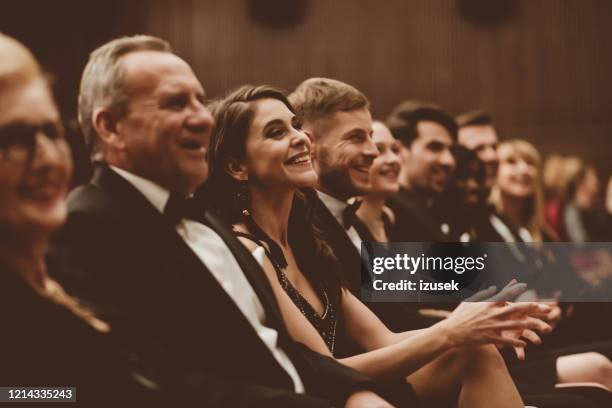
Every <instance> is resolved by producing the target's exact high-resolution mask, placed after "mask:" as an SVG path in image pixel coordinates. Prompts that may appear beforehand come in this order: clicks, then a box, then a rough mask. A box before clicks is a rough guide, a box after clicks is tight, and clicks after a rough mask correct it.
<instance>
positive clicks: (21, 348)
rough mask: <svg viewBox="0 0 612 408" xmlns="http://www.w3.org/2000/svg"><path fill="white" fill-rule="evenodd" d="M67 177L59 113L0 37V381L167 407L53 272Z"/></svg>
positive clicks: (10, 42) (30, 60)
mask: <svg viewBox="0 0 612 408" xmlns="http://www.w3.org/2000/svg"><path fill="white" fill-rule="evenodd" d="M71 175H72V163H71V160H70V150H69V147H68V144H67V142H66V140H65V139H64V135H63V129H62V124H61V121H60V116H59V113H58V110H57V108H56V106H55V103H54V101H53V97H52V95H51V91H50V88H49V85H48V84H47V82H46V80H45V79H44V78H43V75H42V73H41V72H40V68H39V66H38V63H37V62H36V61H35V59H34V57H33V56H32V54H31V53H30V52H29V51H28V50H27V49H26V48H25V47H24V46H23V45H22V44H20V43H18V42H17V41H16V40H14V39H12V38H10V37H7V36H4V35H2V34H0V231H1V234H0V318H1V319H2V322H3V324H4V325H6V326H5V329H4V330H3V331H2V339H1V340H0V344H1V345H2V364H1V366H0V384H2V385H4V386H8V385H14V386H19V387H26V386H47V387H48V386H72V387H76V389H77V390H76V391H77V393H78V398H77V400H78V402H79V404H81V406H109V405H110V404H112V403H113V402H116V401H117V400H118V399H121V401H123V402H125V403H127V404H132V405H134V406H157V405H158V403H159V404H161V405H165V404H167V403H169V402H170V400H169V399H164V398H162V393H161V392H158V391H160V390H158V389H157V388H158V386H157V385H156V384H155V383H153V382H151V381H150V379H147V378H146V377H145V375H143V373H142V372H140V371H139V370H138V368H137V367H134V366H136V365H137V364H134V361H133V360H131V357H130V356H128V353H127V352H125V351H124V350H122V348H120V347H119V346H118V345H117V344H115V343H114V341H113V338H112V337H111V334H110V332H112V330H111V329H112V326H109V324H108V323H106V322H104V321H102V320H100V319H99V318H98V317H96V316H95V315H94V314H93V313H92V312H91V310H89V309H88V308H87V307H85V306H84V305H82V304H80V303H79V302H78V301H77V300H76V299H75V298H74V297H72V296H71V295H69V294H68V293H67V292H66V291H65V290H64V288H63V287H62V286H61V285H60V284H59V283H58V282H57V281H56V280H54V279H53V278H51V277H50V276H49V273H48V270H47V264H46V262H45V258H44V257H45V253H46V250H47V241H48V238H49V235H50V234H51V233H52V232H53V231H54V230H55V229H57V228H58V227H60V226H61V225H62V224H63V222H64V220H65V217H66V202H65V198H66V193H67V191H68V185H69V182H70V177H71ZM66 396H68V395H67V394H66ZM74 396H75V397H76V395H74ZM166 397H167V395H166ZM172 398H174V395H173V396H172ZM177 398H179V400H182V396H180V395H179V396H177Z"/></svg>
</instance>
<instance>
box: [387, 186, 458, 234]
mask: <svg viewBox="0 0 612 408" xmlns="http://www.w3.org/2000/svg"><path fill="white" fill-rule="evenodd" d="M387 205H388V206H389V208H391V210H393V213H394V214H395V224H394V225H393V227H392V228H391V237H390V239H391V241H395V242H446V241H448V237H447V236H445V235H444V234H443V233H442V231H441V229H440V225H441V224H442V222H441V221H440V220H439V219H438V217H436V215H435V214H434V212H433V210H432V209H431V208H428V207H427V206H426V205H425V202H424V200H423V199H422V198H421V197H420V196H419V195H418V194H415V193H413V192H411V191H408V190H406V189H404V188H400V190H399V191H398V193H397V194H396V195H394V196H393V197H391V198H390V199H389V200H388V202H387Z"/></svg>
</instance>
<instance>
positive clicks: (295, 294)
mask: <svg viewBox="0 0 612 408" xmlns="http://www.w3.org/2000/svg"><path fill="white" fill-rule="evenodd" d="M236 234H237V235H238V236H240V237H243V238H247V239H250V240H251V241H253V242H255V243H256V244H258V245H260V246H261V247H262V248H263V249H264V251H265V253H266V256H267V257H268V259H269V260H270V263H271V264H272V266H273V267H274V270H275V271H276V277H277V278H278V281H279V283H280V285H281V287H282V288H283V289H284V291H285V292H286V293H287V295H288V296H289V298H290V299H291V301H293V303H294V304H295V305H296V306H297V307H298V309H300V311H301V312H302V314H303V315H304V316H305V317H306V318H307V319H308V321H309V322H310V323H311V324H312V325H313V326H314V328H315V329H317V332H319V334H320V335H321V337H322V338H323V341H325V344H326V345H327V348H328V349H329V351H330V352H331V353H332V354H334V352H335V351H336V333H337V328H338V308H339V305H340V299H339V297H338V296H337V295H336V294H331V293H328V291H327V290H326V288H324V287H323V286H321V285H314V284H313V287H314V289H315V292H316V293H317V296H318V297H319V299H320V300H321V302H322V303H323V306H324V311H323V314H322V315H319V314H318V313H317V312H316V310H315V309H314V308H313V307H312V305H311V304H310V303H309V302H308V300H306V299H305V298H304V296H302V294H301V293H300V292H299V291H298V290H297V288H296V287H295V286H293V284H292V283H291V281H290V280H289V278H287V275H285V272H283V269H282V268H281V266H280V264H279V261H278V260H277V259H276V257H275V256H273V255H272V253H271V252H270V250H269V249H268V247H267V246H266V245H265V244H264V243H263V242H262V240H260V239H258V238H257V237H256V236H254V235H252V234H245V233H242V232H236ZM311 283H312V282H311Z"/></svg>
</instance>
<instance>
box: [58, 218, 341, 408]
mask: <svg viewBox="0 0 612 408" xmlns="http://www.w3.org/2000/svg"><path fill="white" fill-rule="evenodd" d="M122 238H123V237H122V236H121V231H120V229H117V222H116V220H112V218H109V219H105V218H104V217H100V216H99V215H98V214H96V215H91V214H87V213H85V212H78V211H75V212H72V213H71V215H70V217H69V219H68V220H67V222H66V224H65V226H64V228H63V229H62V230H61V231H59V233H58V234H56V235H55V236H54V237H53V240H52V245H51V248H50V254H49V261H50V263H51V265H53V267H52V269H53V270H52V271H51V272H52V274H53V276H54V277H55V278H57V279H58V281H59V282H61V284H62V285H63V286H64V287H65V288H66V289H67V291H68V292H69V293H71V294H72V295H74V296H77V297H78V298H79V300H80V301H82V303H83V304H84V305H87V306H88V307H90V308H91V309H92V310H93V311H94V313H95V314H96V315H98V316H100V317H102V318H103V319H107V320H108V321H112V322H122V321H131V320H132V319H130V317H129V316H125V313H126V312H125V311H126V310H129V309H130V308H125V307H124V302H130V299H132V298H133V292H131V290H130V289H128V288H126V289H122V287H121V282H122V281H121V277H122V275H123V276H125V274H128V273H129V272H130V269H131V268H135V267H139V268H143V267H146V265H145V266H143V265H142V264H139V265H134V264H132V263H131V262H130V259H132V258H133V256H130V245H129V243H128V242H125V239H122ZM111 251H112V256H109V255H110V252H111ZM118 259H121V260H123V262H117V260H118ZM109 293H113V296H109V295H108V294H109ZM113 327H116V325H114V326H113ZM138 332H139V330H137V329H135V328H134V327H132V328H131V330H130V333H131V334H130V336H128V337H127V338H126V337H121V338H119V336H116V337H115V341H116V342H117V343H116V344H117V355H120V356H124V357H125V360H126V370H127V371H129V372H131V373H132V374H130V375H129V376H130V377H131V378H133V379H134V380H133V381H132V385H131V386H129V387H131V388H132V389H133V390H134V391H137V392H139V393H145V394H146V393H149V392H150V393H152V394H153V395H158V396H159V398H160V399H161V400H163V401H165V402H166V403H168V404H170V405H171V403H172V402H176V401H182V402H184V403H186V404H187V405H190V406H191V405H195V406H205V407H237V408H257V407H264V406H265V407H270V408H276V407H278V408H284V407H299V408H330V407H332V406H333V404H332V403H330V402H328V401H327V400H326V399H325V398H317V397H314V396H311V395H303V394H296V393H294V392H291V391H289V390H284V389H279V388H272V387H266V386H262V385H256V384H250V383H245V382H240V381H236V380H233V379H227V378H223V377H222V376H219V375H217V374H216V373H212V372H206V371H204V370H200V371H198V372H197V373H194V372H191V370H190V369H185V368H184V367H183V366H182V365H181V364H179V363H178V362H177V361H175V359H174V357H173V354H172V353H166V352H164V347H163V346H162V345H161V344H159V343H158V342H156V341H155V340H154V339H153V338H151V336H147V335H143V336H135V334H137V333H138ZM127 356H129V358H128V357H127ZM120 358H123V357H120ZM143 378H144V379H146V380H149V381H151V382H152V383H153V384H157V386H158V387H159V388H157V387H156V389H155V390H148V389H147V387H146V386H143V385H142V384H143V383H142V379H143ZM146 380H145V383H148V381H146ZM138 390H140V391H138ZM170 405H168V406H170Z"/></svg>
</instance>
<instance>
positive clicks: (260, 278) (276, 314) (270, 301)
mask: <svg viewBox="0 0 612 408" xmlns="http://www.w3.org/2000/svg"><path fill="white" fill-rule="evenodd" d="M203 221H204V223H205V224H206V225H208V226H209V227H210V228H211V229H213V230H214V231H215V232H216V233H217V234H218V235H219V236H220V237H221V239H223V241H224V242H225V245H227V247H228V248H229V250H230V251H231V252H232V254H233V255H234V258H236V261H237V262H238V265H240V267H241V268H242V272H243V273H244V275H245V276H246V278H247V280H248V281H249V283H250V284H251V286H252V287H253V289H254V290H255V293H256V294H257V297H258V298H259V300H260V302H261V304H262V306H263V307H264V309H265V310H266V318H267V319H268V321H269V322H270V323H272V324H273V325H274V327H276V328H279V327H280V328H282V330H283V331H284V330H285V326H284V324H283V323H282V322H283V320H282V317H281V315H280V309H279V306H278V302H277V301H276V297H275V296H274V292H273V291H272V287H271V286H270V282H269V281H268V278H267V276H266V275H265V273H264V271H263V270H262V269H261V266H259V263H257V261H256V260H255V258H254V257H253V255H251V253H250V252H249V250H248V249H247V248H246V247H245V246H244V245H243V244H242V243H241V242H240V241H238V239H237V238H236V235H235V234H234V232H233V231H232V230H231V229H230V228H228V227H227V226H226V225H225V224H223V223H222V222H221V221H220V220H219V219H217V218H216V217H214V216H213V215H212V214H210V213H208V212H207V213H206V214H205V215H204V219H203Z"/></svg>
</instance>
